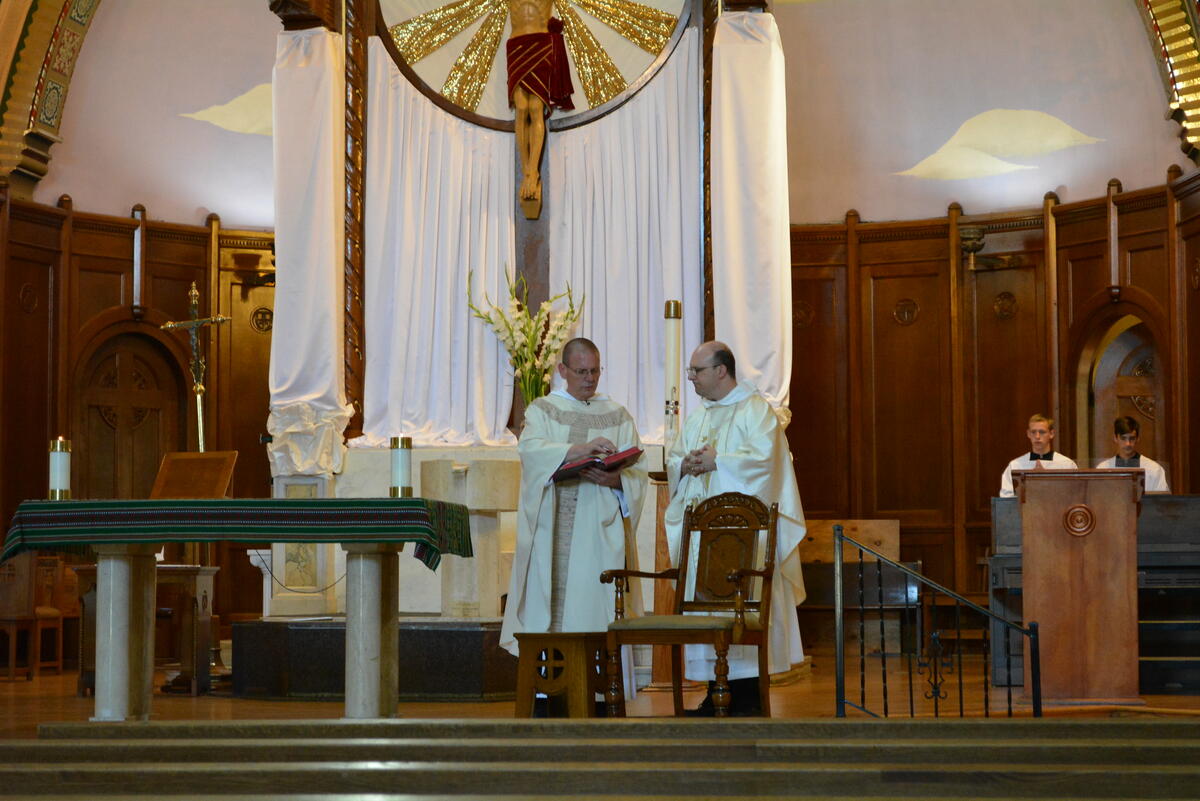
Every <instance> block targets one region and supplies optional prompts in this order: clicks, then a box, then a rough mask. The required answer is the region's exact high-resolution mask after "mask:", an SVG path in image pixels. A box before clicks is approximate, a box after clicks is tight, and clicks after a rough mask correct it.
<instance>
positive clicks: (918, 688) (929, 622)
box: [833, 525, 1042, 718]
mask: <svg viewBox="0 0 1200 801" xmlns="http://www.w3.org/2000/svg"><path fill="white" fill-rule="evenodd" d="M833 537H834V548H833V552H834V563H833V567H834V630H835V640H836V643H835V648H836V655H835V659H836V670H837V716H838V717H839V718H844V717H846V707H852V708H854V709H857V710H859V711H860V712H864V713H866V714H867V715H870V716H871V717H885V718H886V717H889V716H891V714H892V698H891V686H890V685H889V664H888V638H887V633H886V626H885V624H886V622H887V621H886V618H887V616H888V615H889V614H895V613H897V612H898V613H899V617H900V625H901V636H900V638H899V640H900V654H899V656H898V660H899V663H900V666H901V669H900V671H899V674H898V675H896V674H895V671H893V676H892V677H891V679H892V683H893V684H894V683H895V681H896V679H899V680H900V681H901V682H902V683H903V685H904V688H903V690H902V691H901V692H902V693H903V694H904V695H905V696H906V701H907V705H906V706H907V715H908V716H909V717H918V716H928V715H932V716H933V717H942V715H943V714H946V713H947V708H950V709H953V708H954V707H955V706H957V716H958V717H968V716H977V715H982V716H983V717H991V716H992V703H993V701H992V693H993V690H992V687H991V677H990V676H989V668H990V666H991V663H992V662H991V642H990V631H991V630H992V629H993V627H996V628H997V630H998V631H1000V632H1002V633H1001V635H1000V636H1001V637H1002V638H1003V640H1004V647H1003V653H1004V654H1006V655H1007V654H1011V653H1012V651H1013V650H1014V649H1013V648H1012V647H1011V638H1012V636H1013V635H1014V634H1016V635H1020V636H1021V637H1025V638H1028V643H1029V649H1028V653H1029V655H1030V658H1029V673H1030V676H1029V681H1028V686H1029V699H1030V708H1031V713H1032V715H1033V717H1041V716H1042V690H1041V687H1042V683H1041V682H1042V680H1041V660H1040V658H1039V646H1038V625H1037V623H1034V622H1031V623H1029V627H1028V628H1022V627H1021V626H1019V625H1017V624H1016V623H1013V622H1011V621H1008V620H1005V619H1004V618H1002V617H1000V616H998V615H995V614H993V613H992V612H989V611H988V610H987V609H984V608H983V607H982V606H979V605H978V604H975V603H972V602H971V601H969V600H968V599H966V598H964V597H963V596H961V595H959V594H957V593H955V592H953V591H952V590H949V589H947V588H946V587H943V586H942V585H940V584H938V583H937V582H935V581H931V580H930V579H928V578H926V577H924V576H922V575H921V574H920V573H919V572H918V571H916V570H913V569H911V568H909V567H906V566H904V565H902V564H900V563H899V562H894V561H892V560H891V559H888V558H887V557H886V556H884V555H883V554H881V553H879V552H878V551H875V550H872V549H871V548H868V547H867V546H865V545H863V544H861V543H859V542H857V541H855V540H853V539H851V538H849V537H847V536H846V535H845V534H844V533H843V531H842V527H841V526H840V525H837V526H834V527H833ZM846 545H850V546H852V547H853V548H855V549H857V552H858V559H857V560H856V561H855V562H852V567H851V571H852V573H851V575H850V581H851V582H852V583H853V585H854V586H853V587H852V588H851V590H852V592H853V595H855V596H856V601H857V603H855V604H853V608H854V609H855V610H856V611H857V615H856V618H857V635H858V700H857V701H853V700H851V699H850V698H848V697H847V695H846V633H847V632H846V606H847V604H846V597H845V595H846V592H845V590H846V585H847V581H846V567H845V560H844V556H843V552H842V549H843V548H844V547H845V546H846ZM866 555H870V556H872V557H873V558H874V559H875V560H877V561H875V562H867V561H866V560H865V559H864V556H866ZM872 580H873V582H874V585H875V586H874V591H873V593H872V591H871V590H870V589H868V584H869V583H871V582H872ZM947 619H948V620H949V623H948V624H945V625H944V623H945V621H946V620H947ZM869 620H870V622H877V623H878V631H879V649H878V652H877V654H870V655H868V653H867V635H868V626H869V625H870V622H869ZM906 621H912V622H913V623H915V627H916V637H915V638H910V637H906V636H905V634H904V627H905V622H906ZM971 642H977V643H978V645H979V647H978V648H971V646H970V645H969V643H971ZM968 649H970V652H968ZM876 656H877V657H878V670H877V671H875V670H871V669H869V667H868V666H869V664H870V661H871V659H873V658H875V657H876ZM895 664H896V663H895V661H893V666H894V665H895ZM1019 669H1021V668H1018V670H1019ZM1005 670H1006V672H1007V675H1006V677H1005V678H1006V680H1005V681H1004V683H1003V684H1004V687H1003V690H1002V692H1003V693H1004V701H1005V709H1006V712H1007V716H1008V717H1013V708H1014V702H1013V690H1012V688H1013V675H1012V674H1013V660H1012V659H1011V657H1008V658H1007V659H1006V666H1005ZM967 671H977V675H972V676H971V678H970V680H969V681H968V678H967ZM873 675H874V676H876V677H877V683H875V682H873V681H872V676H873ZM972 686H976V687H978V695H977V697H976V696H975V695H974V694H973V692H972V690H971V687H972ZM952 690H953V691H954V692H955V699H953V700H952V699H951V691H952ZM868 699H870V702H869V701H868ZM868 703H870V704H871V705H875V704H876V703H878V706H877V707H876V709H877V710H878V711H874V710H872V709H871V708H869V706H868ZM949 714H953V712H950V713H949Z"/></svg>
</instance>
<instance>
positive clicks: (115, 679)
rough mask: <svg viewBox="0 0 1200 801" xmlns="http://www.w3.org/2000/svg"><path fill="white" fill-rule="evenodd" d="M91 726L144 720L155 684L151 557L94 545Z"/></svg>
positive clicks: (152, 548) (147, 550)
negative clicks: (92, 711)
mask: <svg viewBox="0 0 1200 801" xmlns="http://www.w3.org/2000/svg"><path fill="white" fill-rule="evenodd" d="M93 547H94V549H95V551H96V553H97V555H98V556H99V559H98V562H97V566H96V714H95V715H94V716H93V717H92V720H95V721H121V720H148V719H149V717H150V694H151V690H152V685H153V682H154V589H155V558H154V554H155V552H156V551H157V550H158V549H159V548H160V547H162V546H161V545H97V546H93Z"/></svg>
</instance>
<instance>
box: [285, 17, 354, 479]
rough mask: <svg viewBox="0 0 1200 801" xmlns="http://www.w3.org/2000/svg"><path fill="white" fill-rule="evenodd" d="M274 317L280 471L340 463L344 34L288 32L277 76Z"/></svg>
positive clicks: (315, 470)
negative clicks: (284, 134) (278, 133)
mask: <svg viewBox="0 0 1200 801" xmlns="http://www.w3.org/2000/svg"><path fill="white" fill-rule="evenodd" d="M272 83H273V91H272V96H273V103H274V110H273V114H274V129H275V130H276V131H280V132H283V131H286V132H287V136H276V137H275V138H274V160H275V220H276V225H275V265H276V273H275V316H274V327H273V331H272V336H271V367H270V378H269V383H270V392H271V411H270V417H269V419H268V421H267V430H268V431H270V433H271V434H272V436H273V438H274V441H273V442H272V443H271V445H270V446H269V447H268V453H269V455H270V459H271V470H272V474H273V475H296V474H310V475H311V474H319V473H334V472H337V471H339V470H341V467H342V457H343V454H344V448H343V446H342V432H343V431H344V430H345V428H346V423H347V422H348V421H349V419H350V413H351V409H350V407H349V406H347V404H346V402H345V391H344V386H343V370H344V368H343V363H344V356H343V350H342V342H343V341H344V339H345V337H344V333H343V331H342V302H341V301H342V271H341V264H342V244H343V241H344V232H343V225H342V216H343V213H342V208H343V200H342V198H343V197H344V195H345V190H344V186H345V179H344V176H343V172H342V159H343V157H342V152H343V148H344V144H343V138H344V136H345V134H344V124H343V120H344V111H343V106H344V100H343V97H344V92H343V89H344V85H345V79H344V69H343V47H342V37H341V36H340V35H339V34H334V33H330V32H328V31H325V30H322V29H313V30H305V31H288V32H284V33H281V34H279V37H278V39H277V41H276V52H275V69H274V73H273V78H272Z"/></svg>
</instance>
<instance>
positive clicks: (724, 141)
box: [711, 11, 792, 406]
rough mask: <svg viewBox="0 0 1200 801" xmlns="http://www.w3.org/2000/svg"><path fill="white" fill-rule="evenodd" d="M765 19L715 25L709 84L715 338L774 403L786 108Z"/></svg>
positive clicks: (779, 352) (781, 378) (784, 245)
mask: <svg viewBox="0 0 1200 801" xmlns="http://www.w3.org/2000/svg"><path fill="white" fill-rule="evenodd" d="M783 67H784V65H783V47H782V45H781V44H780V40H779V29H778V28H777V27H776V25H775V17H774V16H773V15H771V14H762V13H755V12H748V11H743V12H731V13H726V14H722V15H721V17H720V18H719V19H718V21H717V28H716V34H715V37H714V39H713V79H712V139H711V142H712V158H711V164H712V176H711V192H712V247H713V313H714V317H715V322H716V336H717V338H718V339H721V340H723V341H725V342H726V343H727V344H728V345H729V346H730V347H731V348H732V349H733V352H734V355H735V356H736V357H737V360H738V377H739V378H746V379H748V380H750V381H753V382H754V383H755V384H756V385H757V386H758V388H759V390H760V391H761V392H762V393H763V395H764V396H765V397H766V398H767V399H768V400H770V401H771V402H772V403H773V404H775V405H777V406H778V405H786V404H787V402H788V390H789V384H790V382H791V375H792V290H791V286H792V283H791V251H790V242H789V219H788V217H789V212H788V178H787V176H788V171H787V108H786V96H785V85H784V71H783Z"/></svg>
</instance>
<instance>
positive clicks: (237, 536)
mask: <svg viewBox="0 0 1200 801" xmlns="http://www.w3.org/2000/svg"><path fill="white" fill-rule="evenodd" d="M159 542H164V543H165V542H243V543H264V544H265V543H272V542H354V543H364V542H365V543H403V542H411V543H414V544H415V545H416V547H415V549H414V554H413V555H414V556H416V557H417V558H418V559H420V560H421V561H422V562H423V563H424V564H425V565H426V566H427V567H429V568H430V569H431V570H433V569H436V568H437V566H438V564H439V563H440V562H441V559H442V554H444V553H449V554H454V555H456V556H471V555H472V552H471V528H470V522H469V516H468V512H467V507H465V506H462V505H460V504H456V503H446V502H444V501H431V500H426V499H424V498H322V499H307V498H306V499H290V498H289V499H276V498H232V499H231V498H221V499H214V500H190V499H188V500H172V499H163V500H153V501H144V500H142V501H131V500H105V501H25V502H24V503H22V504H21V505H20V506H19V507H17V512H16V514H15V515H13V519H12V526H11V528H9V530H8V537H7V538H6V539H5V540H4V550H3V551H2V552H0V562H3V561H5V560H7V559H9V558H10V557H13V556H16V555H17V554H18V553H21V552H22V551H29V550H46V551H53V550H72V551H77V550H82V549H84V548H86V547H88V546H92V545H136V544H149V543H159Z"/></svg>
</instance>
